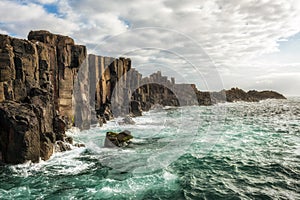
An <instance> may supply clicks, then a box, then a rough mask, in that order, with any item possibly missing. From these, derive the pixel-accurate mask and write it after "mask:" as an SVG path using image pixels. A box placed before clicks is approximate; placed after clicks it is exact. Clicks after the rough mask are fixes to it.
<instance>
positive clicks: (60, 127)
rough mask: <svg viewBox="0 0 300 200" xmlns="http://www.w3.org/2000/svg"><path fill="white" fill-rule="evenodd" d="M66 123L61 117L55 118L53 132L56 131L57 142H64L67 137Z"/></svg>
mask: <svg viewBox="0 0 300 200" xmlns="http://www.w3.org/2000/svg"><path fill="white" fill-rule="evenodd" d="M66 127H67V125H66V123H65V121H64V120H63V119H62V118H61V117H59V116H56V117H55V118H54V122H53V130H54V133H55V135H56V140H61V141H63V140H64V138H65V137H66V134H65V132H66Z"/></svg>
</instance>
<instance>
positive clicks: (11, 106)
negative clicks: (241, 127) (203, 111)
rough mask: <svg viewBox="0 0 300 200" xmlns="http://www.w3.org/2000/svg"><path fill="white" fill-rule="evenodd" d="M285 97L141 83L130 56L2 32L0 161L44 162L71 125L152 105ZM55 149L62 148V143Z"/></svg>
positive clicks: (156, 79) (35, 34)
mask: <svg viewBox="0 0 300 200" xmlns="http://www.w3.org/2000/svg"><path fill="white" fill-rule="evenodd" d="M266 98H279V99H283V98H285V97H284V96H282V95H280V94H278V93H276V92H273V91H263V92H257V91H249V92H245V91H243V90H240V89H238V88H233V89H231V90H223V91H221V92H202V91H199V90H198V89H197V88H196V86H195V85H194V84H176V83H175V79H174V78H171V81H170V80H168V78H167V77H166V76H162V75H161V72H157V73H154V74H152V75H150V76H149V77H145V78H143V77H142V75H141V74H140V73H139V72H138V71H136V70H135V69H133V68H132V67H131V60H130V59H128V58H118V59H116V58H111V57H103V56H96V55H89V56H88V57H87V55H86V48H85V46H80V45H75V43H74V40H73V39H72V38H70V37H67V36H61V35H55V34H52V33H50V32H48V31H31V32H30V33H29V35H28V40H22V39H16V38H12V37H9V36H7V35H0V163H1V162H4V163H13V164H17V163H23V162H26V161H29V160H30V161H32V162H38V161H39V159H40V158H41V159H43V160H47V159H49V157H50V156H51V155H52V153H53V151H54V147H55V144H56V145H57V144H62V142H61V141H65V140H66V141H67V139H66V138H65V137H66V135H65V130H66V129H67V127H68V125H69V127H70V126H71V125H74V124H75V125H76V126H77V127H79V128H81V129H88V128H89V127H90V125H91V124H93V123H95V124H96V123H98V122H99V123H100V124H102V123H105V122H106V121H107V120H110V119H112V118H113V117H114V116H115V117H116V116H124V115H131V116H140V115H141V114H142V111H147V110H149V109H150V108H152V107H155V106H156V105H157V104H160V105H163V106H186V105H212V104H214V103H218V102H226V101H229V102H234V101H259V100H263V99H266ZM58 149H68V148H67V147H64V146H60V147H58Z"/></svg>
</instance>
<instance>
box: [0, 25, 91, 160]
mask: <svg viewBox="0 0 300 200" xmlns="http://www.w3.org/2000/svg"><path fill="white" fill-rule="evenodd" d="M85 58H86V48H85V47H84V46H79V45H75V44H74V41H73V39H71V38H69V37H66V36H61V35H54V34H51V33H49V32H47V31H31V32H30V33H29V35H28V40H22V39H16V38H12V37H9V36H7V35H0V102H2V103H1V104H0V118H1V120H0V121H1V122H0V126H1V129H0V139H1V140H0V154H1V155H0V158H2V161H3V162H5V163H22V162H25V161H27V160H31V161H33V162H38V161H39V158H40V157H41V158H42V159H44V160H47V159H48V158H49V157H50V156H51V155H52V153H53V145H54V142H55V141H56V140H61V139H63V136H64V131H65V121H69V122H71V120H72V116H73V113H72V94H73V83H74V80H75V77H76V74H77V72H78V69H79V67H80V65H81V63H82V62H83V61H84V60H85Z"/></svg>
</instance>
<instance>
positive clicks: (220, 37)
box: [0, 0, 300, 89]
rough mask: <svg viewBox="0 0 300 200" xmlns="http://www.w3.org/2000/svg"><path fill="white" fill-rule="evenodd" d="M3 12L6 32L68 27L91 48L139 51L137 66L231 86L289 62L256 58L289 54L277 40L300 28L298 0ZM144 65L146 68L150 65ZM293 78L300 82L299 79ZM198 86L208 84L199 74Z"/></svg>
mask: <svg viewBox="0 0 300 200" xmlns="http://www.w3.org/2000/svg"><path fill="white" fill-rule="evenodd" d="M53 3H56V5H57V8H58V13H57V14H50V13H47V12H46V11H45V9H44V7H43V4H53ZM12 10H19V11H20V12H12ZM0 12H1V14H2V19H1V23H0V29H2V30H3V31H6V32H9V33H13V34H16V35H20V36H25V35H26V34H27V33H28V31H29V30H31V29H48V30H50V31H52V32H57V33H61V34H68V35H70V36H71V37H73V38H75V40H76V41H77V42H78V43H83V44H86V45H87V46H88V47H89V49H90V52H93V53H100V54H104V55H110V56H119V55H130V56H131V57H132V58H136V59H133V64H134V65H136V66H142V65H143V66H148V67H149V66H151V63H153V64H154V63H157V64H158V65H159V66H168V68H173V69H174V70H175V71H176V72H178V73H179V72H180V71H182V72H183V71H184V72H185V73H186V74H189V75H191V78H190V79H191V80H193V81H195V80H196V81H197V76H199V77H200V76H201V75H203V74H204V75H207V77H208V78H209V79H212V80H210V81H209V82H214V81H215V82H216V81H217V82H218V83H220V84H216V85H217V86H212V87H211V88H213V89H217V87H222V86H220V85H221V84H222V83H223V82H222V80H221V79H223V80H224V84H225V87H227V86H230V85H233V84H235V86H242V87H244V88H249V87H256V86H257V84H255V83H256V82H257V80H256V78H255V77H257V76H259V75H261V74H262V73H269V72H274V71H276V73H277V72H279V71H280V70H281V69H282V67H281V66H285V63H284V62H280V65H279V64H278V65H275V64H274V65H269V64H268V63H269V62H271V61H272V56H267V57H268V58H266V59H265V60H264V62H263V63H259V62H257V60H262V58H263V57H264V56H265V55H266V54H270V55H272V54H274V55H277V54H278V55H283V54H282V53H281V52H280V51H282V50H281V49H280V46H279V41H281V42H282V41H283V40H285V39H287V38H289V37H290V36H292V35H295V34H296V33H298V32H299V31H300V27H299V21H300V3H299V1H297V0H261V1H257V0H231V1H226V0H212V1H204V0H190V1H174V0H156V1H148V0H132V1H122V0H115V1H109V2H108V1H104V0H86V1H80V0H65V1H60V0H39V1H32V2H30V1H26V3H23V4H21V3H20V1H1V3H0ZM144 27H148V28H144ZM149 27H150V28H149ZM153 49H156V50H157V49H159V50H160V51H153ZM144 51H148V52H147V53H145V52H144ZM165 52H172V53H169V54H166V53H165ZM276 52H277V53H276ZM139 54H140V55H139ZM182 60H186V61H187V62H186V64H183V63H182ZM293 62H294V63H297V62H298V63H299V62H300V61H299V60H297V59H295V60H293ZM147 63H148V64H147ZM149 63H150V64H149ZM152 66H153V65H152ZM190 66H193V67H195V66H196V67H197V68H198V73H189V70H190V72H194V71H193V69H192V68H191V67H190ZM213 66H216V67H215V68H214V67H213ZM209 69H211V70H209ZM284 69H285V70H287V71H288V72H291V75H290V76H292V74H293V73H292V72H296V73H297V72H299V70H298V69H299V68H297V69H296V68H295V67H293V68H288V67H285V68H284ZM143 70H144V71H145V73H148V72H149V71H150V70H151V68H148V69H147V70H145V69H141V71H142V72H143ZM166 71H170V70H166ZM208 74H209V75H208ZM213 75H215V77H216V78H215V79H213V78H212V76H213ZM287 77H289V76H283V79H276V80H275V79H274V80H273V79H272V81H269V82H268V81H265V84H266V83H267V82H268V83H269V84H270V87H271V86H272V85H273V86H274V89H276V87H278V85H277V83H275V81H281V80H284V78H287ZM208 78H207V79H208ZM269 78H270V77H269ZM289 78H291V77H289ZM198 79H199V78H198ZM270 79H271V78H270ZM290 80H293V81H294V82H293V84H294V85H297V84H298V85H299V81H298V82H295V81H296V79H294V78H292V79H290ZM260 83H261V84H263V82H260ZM289 83H290V81H289ZM198 86H199V88H202V85H201V81H199V84H198Z"/></svg>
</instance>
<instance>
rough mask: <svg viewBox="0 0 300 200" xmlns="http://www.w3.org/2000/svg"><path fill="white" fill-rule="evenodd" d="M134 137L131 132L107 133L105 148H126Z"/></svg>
mask: <svg viewBox="0 0 300 200" xmlns="http://www.w3.org/2000/svg"><path fill="white" fill-rule="evenodd" d="M132 138H133V136H132V135H131V132H130V131H127V130H125V131H122V132H120V133H115V132H107V133H106V137H105V141H104V147H126V146H128V145H129V144H130V143H131V141H130V140H131V139H132Z"/></svg>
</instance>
